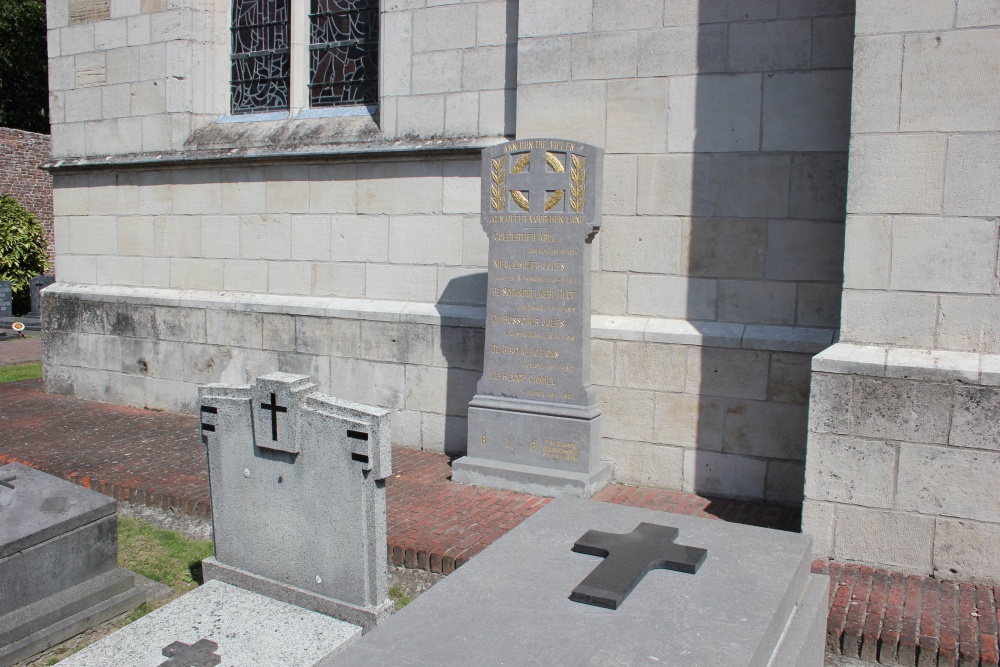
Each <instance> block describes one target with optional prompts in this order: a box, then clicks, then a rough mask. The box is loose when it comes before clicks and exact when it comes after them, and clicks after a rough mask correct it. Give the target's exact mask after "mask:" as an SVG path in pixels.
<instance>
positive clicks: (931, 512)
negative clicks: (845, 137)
mask: <svg viewBox="0 0 1000 667" xmlns="http://www.w3.org/2000/svg"><path fill="white" fill-rule="evenodd" d="M998 40H1000V9H998V8H997V7H996V3H984V2H972V1H966V0H958V1H957V2H954V1H952V0H922V1H921V2H902V1H895V0H893V1H888V2H887V1H886V0H859V1H858V6H857V37H856V42H855V54H854V58H855V60H854V67H855V69H854V71H855V77H854V84H853V102H852V107H853V108H852V120H851V132H852V136H851V149H850V179H849V185H848V195H847V235H846V250H845V258H844V290H843V312H842V323H841V337H840V343H839V344H837V345H835V346H834V347H832V348H830V349H829V350H827V351H825V352H823V353H822V354H821V355H819V356H818V357H816V359H815V360H814V362H813V377H812V391H811V398H810V422H809V445H808V458H807V472H806V501H805V507H804V513H805V516H804V519H803V529H804V530H805V531H806V532H808V533H810V534H812V535H813V537H814V539H815V540H816V543H815V549H816V551H817V554H819V555H827V556H832V557H835V558H837V559H838V560H841V561H844V560H847V561H859V562H866V563H876V564H883V565H885V564H888V565H890V566H892V567H893V568H894V569H897V570H902V571H911V572H917V573H921V574H931V573H933V574H934V575H935V576H940V577H944V578H948V579H962V580H968V579H979V580H985V581H997V580H1000V566H998V560H997V554H998V552H1000V517H998V516H997V513H996V511H995V509H996V508H997V507H998V506H1000V490H998V489H1000V487H998V486H997V484H996V479H997V477H998V475H1000V459H998V458H997V451H998V450H1000V442H998V440H997V431H996V423H997V417H998V407H1000V392H998V390H997V389H996V387H997V386H998V384H1000V380H998V375H997V369H998V368H1000V355H998V353H1000V336H998V330H997V322H1000V317H998V315H1000V287H998V283H997V255H998V242H997V239H998V228H997V225H998V214H1000V192H998V190H997V188H996V183H997V181H998V178H1000V150H998V149H1000V121H998V117H997V114H996V104H997V100H998V99H1000V78H998V77H997V72H998V71H1000V52H998V51H997V49H996V44H997V43H998Z"/></svg>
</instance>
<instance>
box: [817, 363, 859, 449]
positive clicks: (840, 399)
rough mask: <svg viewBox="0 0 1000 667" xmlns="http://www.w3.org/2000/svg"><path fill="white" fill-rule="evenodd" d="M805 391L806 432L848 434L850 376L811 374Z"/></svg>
mask: <svg viewBox="0 0 1000 667" xmlns="http://www.w3.org/2000/svg"><path fill="white" fill-rule="evenodd" d="M811 384H812V386H811V388H810V390H809V432H810V433H814V434H815V433H845V434H846V433H851V432H852V431H853V429H854V420H853V419H852V418H851V396H852V394H853V390H854V379H853V378H852V377H851V376H850V375H840V374H834V373H813V375H812V381H811Z"/></svg>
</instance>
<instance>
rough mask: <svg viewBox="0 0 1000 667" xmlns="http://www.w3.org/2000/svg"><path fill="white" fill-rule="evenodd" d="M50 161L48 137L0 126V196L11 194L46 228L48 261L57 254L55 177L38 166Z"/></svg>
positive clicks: (53, 258) (52, 259)
mask: <svg viewBox="0 0 1000 667" xmlns="http://www.w3.org/2000/svg"><path fill="white" fill-rule="evenodd" d="M48 161H49V136H48V135H47V134H38V133H36V132H25V131H24V130H15V129H13V128H9V127H0V195H10V196H12V197H14V199H16V200H17V201H18V202H19V203H20V204H21V206H23V207H24V208H26V209H28V211H30V212H31V213H33V214H34V215H35V217H36V218H37V219H38V222H39V223H41V225H42V228H43V229H44V230H45V240H46V241H47V242H48V248H49V261H52V262H53V266H54V260H55V256H56V251H55V231H54V227H53V221H52V176H50V175H49V174H48V172H46V171H44V170H42V169H39V167H40V166H41V165H43V164H45V163H46V162H48Z"/></svg>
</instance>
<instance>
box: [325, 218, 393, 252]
mask: <svg viewBox="0 0 1000 667" xmlns="http://www.w3.org/2000/svg"><path fill="white" fill-rule="evenodd" d="M330 235H331V243H332V246H331V248H332V249H331V253H330V259H332V260H333V261H335V262H385V261H388V259H389V218H388V217H385V216H374V215H362V216H354V215H350V216H347V215H344V216H336V215H335V216H333V218H332V219H331V221H330Z"/></svg>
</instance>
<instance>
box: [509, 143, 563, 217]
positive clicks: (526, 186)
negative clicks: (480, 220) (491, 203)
mask: <svg viewBox="0 0 1000 667" xmlns="http://www.w3.org/2000/svg"><path fill="white" fill-rule="evenodd" d="M546 153H547V151H546V149H544V148H532V149H531V153H530V155H531V158H530V159H531V163H530V164H529V165H527V171H524V170H523V169H524V168H522V170H518V171H511V173H509V174H507V188H508V190H509V191H510V192H511V197H512V198H513V199H514V202H515V204H514V206H512V207H511V208H510V209H509V210H510V211H511V212H513V213H517V212H519V211H521V209H523V208H524V207H523V206H522V205H520V204H518V203H516V202H517V200H516V198H514V195H513V193H514V192H522V191H527V192H528V202H529V204H530V210H526V211H523V212H524V213H532V214H535V213H544V212H545V211H546V208H545V206H546V202H547V201H548V197H550V196H551V195H550V194H549V193H554V192H555V191H557V190H562V191H563V195H565V194H566V193H565V190H566V188H568V187H569V175H568V174H567V173H566V165H564V164H562V161H561V160H560V159H559V158H558V157H556V156H555V155H554V154H553V155H552V157H551V158H550V157H548V156H547V155H546ZM508 159H509V160H511V168H512V169H515V168H517V163H518V160H519V157H518V154H513V155H509V156H508ZM547 160H554V162H551V163H548V164H547V162H546V161H547ZM555 164H558V165H559V170H556V169H553V168H552V165H555ZM546 166H548V169H547V168H546ZM549 169H552V171H549ZM558 203H559V202H558V201H555V203H554V204H553V208H554V207H555V206H556V205H557V204H558ZM560 210H561V209H560Z"/></svg>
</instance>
